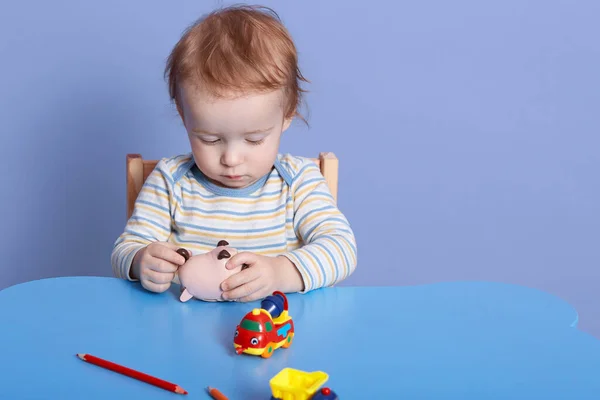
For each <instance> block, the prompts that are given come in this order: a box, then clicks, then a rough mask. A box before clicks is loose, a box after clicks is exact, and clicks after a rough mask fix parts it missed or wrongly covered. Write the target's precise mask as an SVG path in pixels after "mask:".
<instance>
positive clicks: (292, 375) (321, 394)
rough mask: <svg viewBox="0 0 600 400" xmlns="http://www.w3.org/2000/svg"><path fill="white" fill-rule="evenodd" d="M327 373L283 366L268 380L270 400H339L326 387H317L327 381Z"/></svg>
mask: <svg viewBox="0 0 600 400" xmlns="http://www.w3.org/2000/svg"><path fill="white" fill-rule="evenodd" d="M327 379H329V375H327V374H326V373H325V372H322V371H314V372H304V371H300V370H297V369H293V368H284V369H282V370H281V371H279V373H277V375H275V376H274V377H273V378H271V380H270V381H269V384H270V386H271V394H272V396H271V399H270V400H339V397H338V396H337V394H335V392H334V391H333V390H331V389H330V388H328V387H323V388H321V389H320V390H319V388H320V387H321V386H322V385H323V384H324V383H325V382H327Z"/></svg>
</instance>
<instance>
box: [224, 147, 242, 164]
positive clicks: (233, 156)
mask: <svg viewBox="0 0 600 400" xmlns="http://www.w3.org/2000/svg"><path fill="white" fill-rule="evenodd" d="M243 161H244V157H243V155H242V153H241V152H240V151H238V150H235V149H231V150H227V151H225V152H224V153H223V155H222V156H221V163H222V164H223V165H225V166H227V167H236V166H238V165H240V164H241V163H242V162H243Z"/></svg>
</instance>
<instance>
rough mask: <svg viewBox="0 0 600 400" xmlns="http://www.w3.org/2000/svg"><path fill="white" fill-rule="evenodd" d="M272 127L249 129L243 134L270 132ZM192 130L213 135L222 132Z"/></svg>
mask: <svg viewBox="0 0 600 400" xmlns="http://www.w3.org/2000/svg"><path fill="white" fill-rule="evenodd" d="M272 129H273V127H272V126H270V127H268V128H265V129H255V130H252V131H247V132H244V133H243V134H244V135H251V134H253V133H264V132H268V131H270V130H272ZM192 132H194V133H201V134H204V135H212V136H219V135H220V133H218V132H209V131H205V130H204V129H192Z"/></svg>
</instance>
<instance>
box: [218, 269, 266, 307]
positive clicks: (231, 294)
mask: <svg viewBox="0 0 600 400" xmlns="http://www.w3.org/2000/svg"><path fill="white" fill-rule="evenodd" d="M240 274H241V272H240ZM264 286H265V285H264V281H263V280H262V279H258V278H257V279H254V280H251V281H249V282H246V283H244V284H243V285H241V286H237V287H236V288H235V289H231V290H229V291H227V292H223V299H225V300H231V299H245V300H242V301H249V300H248V299H253V298H254V297H253V295H254V296H258V295H259V294H260V290H261V289H262V288H263V287H264Z"/></svg>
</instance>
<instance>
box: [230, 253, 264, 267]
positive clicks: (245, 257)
mask: <svg viewBox="0 0 600 400" xmlns="http://www.w3.org/2000/svg"><path fill="white" fill-rule="evenodd" d="M257 260H258V257H257V256H256V254H255V253H252V252H249V251H242V252H241V253H237V254H236V255H234V256H233V257H231V258H230V259H229V261H227V263H226V264H225V268H227V269H234V268H237V267H239V266H242V265H243V264H247V265H248V266H250V267H251V266H252V265H253V264H256V261H257Z"/></svg>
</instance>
